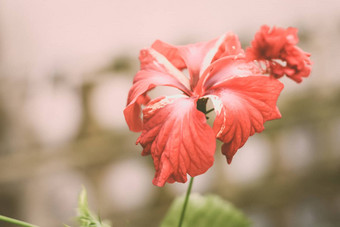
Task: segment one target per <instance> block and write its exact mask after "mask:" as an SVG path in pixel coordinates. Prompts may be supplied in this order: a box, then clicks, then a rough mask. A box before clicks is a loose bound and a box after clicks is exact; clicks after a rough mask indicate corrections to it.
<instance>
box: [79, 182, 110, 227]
mask: <svg viewBox="0 0 340 227" xmlns="http://www.w3.org/2000/svg"><path fill="white" fill-rule="evenodd" d="M77 220H78V223H79V226H80V227H110V225H109V224H107V223H104V222H102V221H101V219H100V218H99V217H97V216H96V215H93V214H92V212H91V211H90V209H89V206H88V202H87V195H86V190H85V188H83V190H82V191H81V193H80V195H79V201H78V216H77Z"/></svg>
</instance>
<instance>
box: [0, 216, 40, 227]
mask: <svg viewBox="0 0 340 227" xmlns="http://www.w3.org/2000/svg"><path fill="white" fill-rule="evenodd" d="M0 221H4V222H8V223H12V224H15V225H19V226H24V227H39V226H37V225H32V224H29V223H27V222H23V221H19V220H16V219H13V218H9V217H6V216H2V215H0Z"/></svg>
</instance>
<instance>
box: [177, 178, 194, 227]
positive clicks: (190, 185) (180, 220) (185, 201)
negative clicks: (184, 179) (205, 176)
mask: <svg viewBox="0 0 340 227" xmlns="http://www.w3.org/2000/svg"><path fill="white" fill-rule="evenodd" d="M193 182H194V178H193V177H191V179H190V183H189V186H188V190H187V194H186V195H185V200H184V204H183V208H182V213H181V217H180V219H179V223H178V227H181V226H182V223H183V220H184V215H185V211H186V209H187V205H188V201H189V197H190V193H191V188H192V183H193Z"/></svg>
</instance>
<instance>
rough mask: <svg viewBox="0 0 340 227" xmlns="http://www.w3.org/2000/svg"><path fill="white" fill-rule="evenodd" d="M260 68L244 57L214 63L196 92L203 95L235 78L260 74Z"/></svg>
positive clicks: (229, 57) (223, 59)
mask: <svg viewBox="0 0 340 227" xmlns="http://www.w3.org/2000/svg"><path fill="white" fill-rule="evenodd" d="M260 72H261V71H260V68H259V67H258V66H257V65H256V64H255V63H254V62H247V61H246V60H245V58H244V56H243V55H242V54H241V55H234V56H228V57H224V58H222V59H219V60H217V61H215V62H214V63H212V64H211V65H210V66H209V67H208V68H207V69H206V70H205V72H204V74H203V75H202V77H201V78H200V81H199V82H198V84H197V87H196V89H195V92H196V93H197V94H198V95H203V94H204V93H205V91H207V90H209V89H210V88H211V87H214V86H218V85H219V84H222V83H224V82H225V81H226V80H229V79H231V78H234V77H245V76H250V75H255V74H259V73H260Z"/></svg>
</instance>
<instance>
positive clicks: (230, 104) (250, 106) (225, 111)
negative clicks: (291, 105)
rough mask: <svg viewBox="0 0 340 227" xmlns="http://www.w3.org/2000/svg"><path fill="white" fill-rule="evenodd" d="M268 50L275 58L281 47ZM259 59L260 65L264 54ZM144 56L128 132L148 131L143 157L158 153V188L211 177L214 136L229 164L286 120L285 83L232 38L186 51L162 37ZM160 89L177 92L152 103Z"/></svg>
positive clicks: (128, 115) (131, 95)
mask: <svg viewBox="0 0 340 227" xmlns="http://www.w3.org/2000/svg"><path fill="white" fill-rule="evenodd" d="M293 38H294V36H293ZM293 41H294V40H293ZM293 41H292V42H293ZM281 42H282V41H280V43H281ZM294 42H295V41H294ZM283 43H284V42H283ZM280 45H281V44H280ZM285 45H288V44H285V43H284V44H282V46H285ZM266 47H267V48H269V49H268V50H266V51H267V52H266V54H268V55H270V56H274V55H275V54H276V53H277V51H278V50H276V49H282V48H281V47H280V48H278V47H277V45H274V44H273V45H267V46H266ZM271 48H274V49H271ZM284 49H286V47H285V48H284ZM289 53H291V52H289ZM253 56H254V57H255V56H256V57H259V58H256V60H261V59H262V56H263V55H259V56H257V55H255V54H254V55H253ZM275 56H276V55H275ZM300 57H301V56H300ZM139 59H140V62H141V66H140V71H139V72H138V73H137V74H136V76H135V78H134V80H133V86H132V88H131V89H130V92H129V95H128V101H127V107H126V109H125V110H124V115H125V119H126V121H127V124H128V126H129V128H130V130H132V131H135V132H139V131H141V132H142V133H141V135H140V137H139V138H138V140H137V143H140V144H141V145H142V147H143V152H142V155H149V154H151V155H152V158H153V161H154V166H155V169H156V174H155V177H154V179H153V184H155V185H157V186H163V185H164V184H165V183H166V182H168V183H173V182H175V181H177V182H186V181H187V174H189V175H190V176H192V177H194V176H197V175H200V174H202V173H204V172H206V171H207V170H208V169H209V168H210V167H211V166H212V164H213V162H214V153H215V148H216V141H215V139H216V138H217V139H219V140H221V141H222V142H223V143H224V144H223V146H222V153H223V154H224V155H225V156H226V158H227V161H228V163H230V162H231V160H232V158H233V156H234V154H235V153H236V151H237V150H238V149H239V148H240V147H242V146H243V145H244V144H245V142H246V141H247V139H248V137H249V136H251V135H253V134H254V133H255V132H261V131H262V130H263V129H264V126H263V124H264V123H265V122H266V121H268V120H273V119H277V118H280V117H281V115H280V112H279V110H278V108H277V107H276V102H277V99H278V96H279V94H280V92H281V90H282V89H283V84H282V83H281V82H279V81H278V80H276V79H275V78H272V77H268V76H266V75H264V74H263V73H264V71H263V69H262V68H261V66H260V65H259V64H256V61H249V59H246V56H245V54H244V51H243V49H242V48H241V45H240V42H239V40H238V38H237V36H236V35H234V34H232V33H228V34H225V35H223V36H221V37H219V38H217V39H214V40H211V41H209V42H202V43H196V44H191V45H186V46H173V45H170V44H167V43H164V42H162V41H159V40H158V41H156V42H155V43H153V45H152V46H151V48H147V49H143V50H142V51H141V52H140V57H139ZM287 61H288V60H287ZM293 63H294V62H292V61H290V60H289V65H290V64H292V65H293ZM287 65H288V63H287ZM295 65H296V67H298V65H297V64H295ZM184 69H186V70H188V74H189V76H186V75H185V74H184V73H183V70H184ZM156 86H170V87H175V88H177V89H178V91H179V94H178V95H173V96H162V97H158V98H155V99H153V100H150V98H149V96H148V95H147V92H148V91H150V90H151V89H153V88H155V87H156ZM208 99H210V100H211V101H212V104H213V106H214V111H215V113H216V117H215V120H214V123H213V126H212V127H210V126H209V125H208V124H207V121H206V115H205V114H206V113H207V112H208V111H207V110H206V103H207V101H208ZM142 106H144V109H143V110H142ZM141 116H142V118H141Z"/></svg>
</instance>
